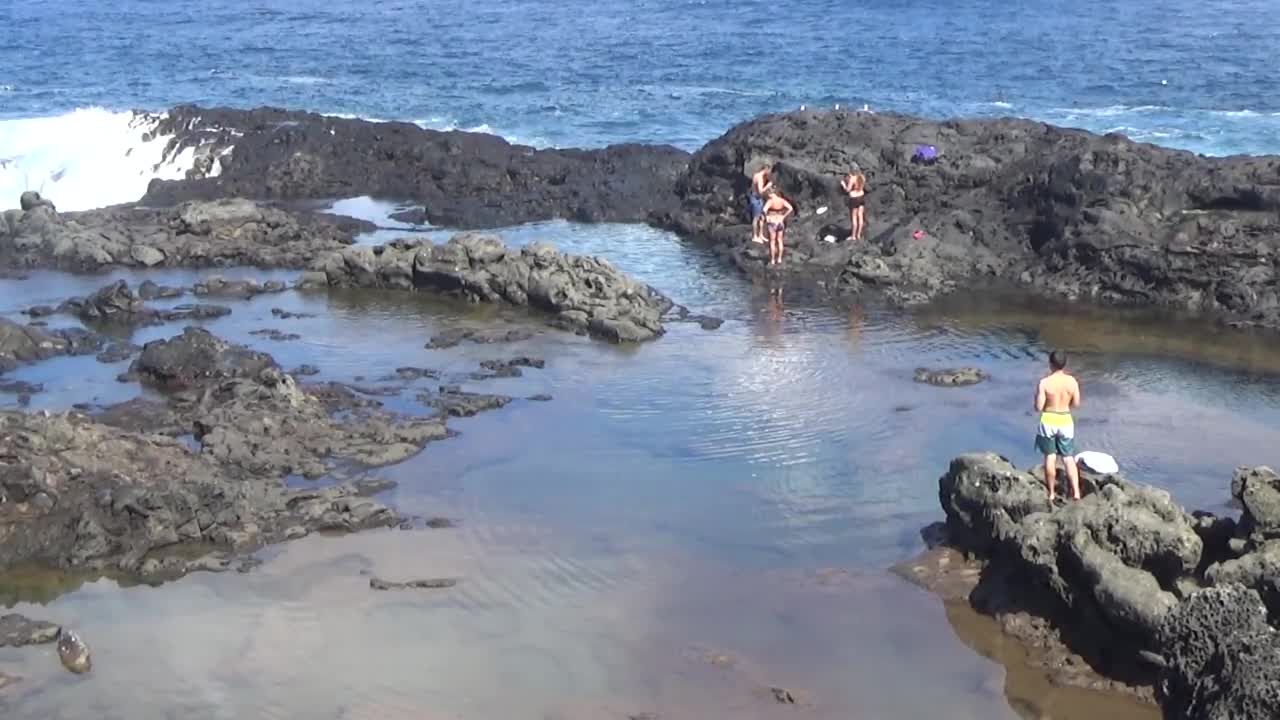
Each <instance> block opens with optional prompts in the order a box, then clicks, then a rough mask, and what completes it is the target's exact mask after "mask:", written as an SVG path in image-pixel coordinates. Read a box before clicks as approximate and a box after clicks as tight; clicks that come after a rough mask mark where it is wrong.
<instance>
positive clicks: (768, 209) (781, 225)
mask: <svg viewBox="0 0 1280 720" xmlns="http://www.w3.org/2000/svg"><path fill="white" fill-rule="evenodd" d="M794 211H795V208H794V207H792V205H791V203H790V202H787V199H786V198H784V197H782V195H780V194H778V191H777V190H776V189H773V188H770V190H769V199H768V200H766V201H765V203H764V220H765V223H766V225H767V226H768V230H769V264H770V265H781V264H782V242H783V236H784V235H785V233H786V232H787V217H788V216H789V215H791V213H792V212H794Z"/></svg>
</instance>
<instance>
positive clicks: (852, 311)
mask: <svg viewBox="0 0 1280 720" xmlns="http://www.w3.org/2000/svg"><path fill="white" fill-rule="evenodd" d="M864 321H865V318H864V317H863V315H862V306H861V305H850V306H849V324H848V326H847V331H848V334H849V349H850V350H856V349H858V348H860V347H862V323H863V322H864Z"/></svg>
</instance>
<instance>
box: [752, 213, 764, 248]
mask: <svg viewBox="0 0 1280 720" xmlns="http://www.w3.org/2000/svg"><path fill="white" fill-rule="evenodd" d="M751 242H757V243H762V242H764V215H759V216H757V217H756V218H755V219H753V220H752V221H751Z"/></svg>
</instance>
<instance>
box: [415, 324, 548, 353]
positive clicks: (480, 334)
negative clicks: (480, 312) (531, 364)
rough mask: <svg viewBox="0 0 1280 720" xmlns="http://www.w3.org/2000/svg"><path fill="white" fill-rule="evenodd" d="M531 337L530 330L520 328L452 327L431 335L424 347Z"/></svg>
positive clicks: (514, 340) (481, 343) (452, 345)
mask: <svg viewBox="0 0 1280 720" xmlns="http://www.w3.org/2000/svg"><path fill="white" fill-rule="evenodd" d="M531 337H533V333H532V332H531V331H529V330H524V329H521V328H512V329H509V330H475V329H452V330H446V331H444V332H442V333H440V334H438V335H434V336H432V338H431V340H430V341H429V342H428V343H427V345H426V347H427V349H428V350H443V349H446V348H451V347H455V346H457V345H460V344H462V342H463V341H464V340H465V341H469V342H473V343H476V344H479V345H491V344H494V343H509V342H520V341H522V340H528V339H529V338H531Z"/></svg>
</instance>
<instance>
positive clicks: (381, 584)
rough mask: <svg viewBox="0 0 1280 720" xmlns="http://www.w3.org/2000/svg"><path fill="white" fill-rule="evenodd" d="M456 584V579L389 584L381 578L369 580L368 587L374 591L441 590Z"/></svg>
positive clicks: (431, 579) (434, 579)
mask: <svg viewBox="0 0 1280 720" xmlns="http://www.w3.org/2000/svg"><path fill="white" fill-rule="evenodd" d="M457 584H458V579H457V578H429V579H426V580H409V581H407V582H390V581H388V580H383V579H381V578H376V577H372V578H369V587H371V588H373V589H374V590H443V589H446V588H451V587H454V586H456V585H457Z"/></svg>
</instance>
